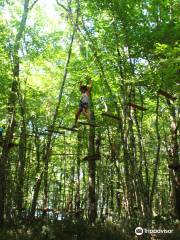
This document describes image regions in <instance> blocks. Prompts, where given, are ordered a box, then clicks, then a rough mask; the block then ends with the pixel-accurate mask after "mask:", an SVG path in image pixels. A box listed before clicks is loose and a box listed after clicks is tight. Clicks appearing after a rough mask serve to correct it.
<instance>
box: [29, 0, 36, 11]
mask: <svg viewBox="0 0 180 240" xmlns="http://www.w3.org/2000/svg"><path fill="white" fill-rule="evenodd" d="M37 2H38V0H35V1H34V2H33V3H32V4H31V6H30V7H29V11H30V10H32V8H33V7H34V5H35V4H36V3H37Z"/></svg>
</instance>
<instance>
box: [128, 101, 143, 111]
mask: <svg viewBox="0 0 180 240" xmlns="http://www.w3.org/2000/svg"><path fill="white" fill-rule="evenodd" d="M128 106H130V107H132V108H136V109H138V110H141V111H146V110H147V108H145V107H143V106H139V105H137V104H135V103H128Z"/></svg>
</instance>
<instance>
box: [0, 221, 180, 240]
mask: <svg viewBox="0 0 180 240" xmlns="http://www.w3.org/2000/svg"><path fill="white" fill-rule="evenodd" d="M136 239H142V240H146V239H147V240H179V239H180V230H176V231H174V233H173V234H171V235H169V234H166V235H161V234H158V235H152V236H150V235H147V234H146V235H141V236H135V234H133V233H132V234H129V233H128V234H126V233H124V230H122V228H121V227H120V226H119V225H117V224H114V223H112V222H106V223H97V224H95V225H94V226H90V225H89V224H88V223H87V222H85V221H84V220H79V221H72V220H68V219H67V220H62V221H54V220H53V221H52V220H47V219H36V220H33V221H32V222H31V223H30V222H29V223H27V222H23V221H21V222H19V223H16V224H15V223H13V224H8V225H6V226H5V227H4V228H3V229H1V230H0V240H136Z"/></svg>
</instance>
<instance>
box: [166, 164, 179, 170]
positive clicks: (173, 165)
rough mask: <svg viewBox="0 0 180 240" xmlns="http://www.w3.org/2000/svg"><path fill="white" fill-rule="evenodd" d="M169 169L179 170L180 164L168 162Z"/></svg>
mask: <svg viewBox="0 0 180 240" xmlns="http://www.w3.org/2000/svg"><path fill="white" fill-rule="evenodd" d="M168 167H169V168H170V169H172V170H174V171H175V172H180V164H173V163H171V164H169V166H168Z"/></svg>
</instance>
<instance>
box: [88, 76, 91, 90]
mask: <svg viewBox="0 0 180 240" xmlns="http://www.w3.org/2000/svg"><path fill="white" fill-rule="evenodd" d="M91 89H92V79H91V80H90V82H89V85H88V92H89V93H90V92H91Z"/></svg>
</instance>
